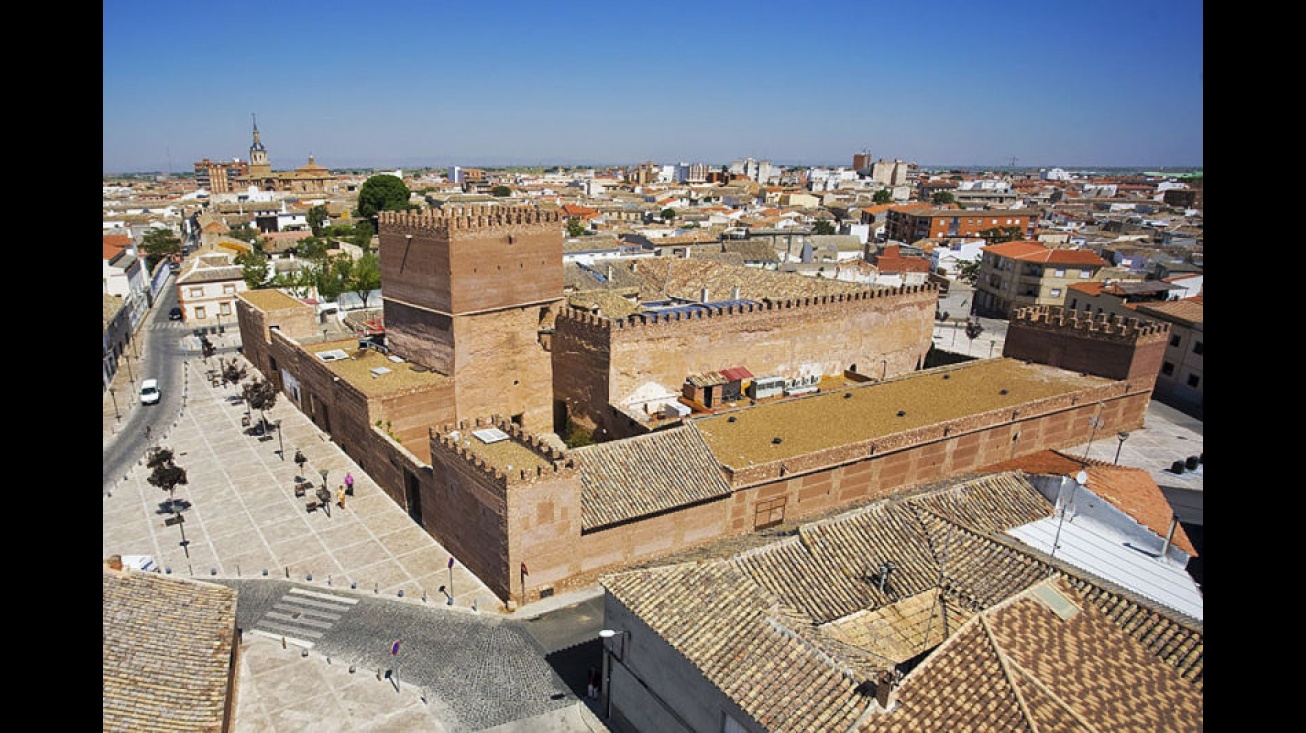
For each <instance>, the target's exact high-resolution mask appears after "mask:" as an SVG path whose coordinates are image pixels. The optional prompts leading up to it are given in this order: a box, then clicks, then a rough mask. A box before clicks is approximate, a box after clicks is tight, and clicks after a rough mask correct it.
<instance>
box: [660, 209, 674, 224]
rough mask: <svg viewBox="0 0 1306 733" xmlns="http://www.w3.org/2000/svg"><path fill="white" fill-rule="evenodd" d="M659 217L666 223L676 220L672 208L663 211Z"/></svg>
mask: <svg viewBox="0 0 1306 733" xmlns="http://www.w3.org/2000/svg"><path fill="white" fill-rule="evenodd" d="M661 216H662V218H663V219H665V220H667V221H671V220H672V219H675V218H676V210H675V209H672V208H666V209H663V210H662V214H661Z"/></svg>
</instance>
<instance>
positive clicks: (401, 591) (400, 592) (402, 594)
mask: <svg viewBox="0 0 1306 733" xmlns="http://www.w3.org/2000/svg"><path fill="white" fill-rule="evenodd" d="M399 597H400V598H403V597H404V589H403V588H400V589H399Z"/></svg>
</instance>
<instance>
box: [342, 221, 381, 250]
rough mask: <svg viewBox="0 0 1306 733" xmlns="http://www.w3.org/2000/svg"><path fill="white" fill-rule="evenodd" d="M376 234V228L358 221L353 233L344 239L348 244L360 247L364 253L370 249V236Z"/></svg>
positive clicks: (366, 222)
mask: <svg viewBox="0 0 1306 733" xmlns="http://www.w3.org/2000/svg"><path fill="white" fill-rule="evenodd" d="M374 234H376V227H374V226H372V222H370V221H360V222H358V223H357V224H355V225H354V231H353V232H351V233H350V234H349V236H348V237H347V238H346V239H347V240H348V241H349V243H350V244H355V245H358V246H359V247H362V248H363V250H364V251H367V250H370V249H371V248H372V236H373V235H374Z"/></svg>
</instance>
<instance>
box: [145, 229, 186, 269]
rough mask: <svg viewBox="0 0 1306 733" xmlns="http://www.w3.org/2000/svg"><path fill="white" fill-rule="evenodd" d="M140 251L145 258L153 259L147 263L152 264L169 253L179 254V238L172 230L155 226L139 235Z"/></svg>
mask: <svg viewBox="0 0 1306 733" xmlns="http://www.w3.org/2000/svg"><path fill="white" fill-rule="evenodd" d="M141 251H142V252H144V253H145V255H146V257H147V258H149V259H151V260H153V262H151V263H149V264H150V265H153V263H154V262H159V261H161V260H163V259H165V258H167V257H169V256H170V255H175V254H179V253H180V252H181V240H180V239H178V238H177V235H176V234H173V233H172V230H170V229H162V228H159V227H155V228H154V229H151V230H149V231H147V232H145V236H143V237H141Z"/></svg>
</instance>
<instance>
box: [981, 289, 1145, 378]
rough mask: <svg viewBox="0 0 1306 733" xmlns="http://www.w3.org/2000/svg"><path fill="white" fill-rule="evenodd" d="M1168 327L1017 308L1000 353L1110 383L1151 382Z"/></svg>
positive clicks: (1072, 312) (1110, 316)
mask: <svg viewBox="0 0 1306 733" xmlns="http://www.w3.org/2000/svg"><path fill="white" fill-rule="evenodd" d="M1169 332H1170V326H1169V324H1167V323H1164V322H1161V321H1152V320H1148V319H1139V318H1124V317H1121V316H1117V315H1113V314H1111V313H1099V314H1097V315H1092V314H1090V313H1088V312H1087V311H1077V310H1067V309H1064V308H1060V307H1055V306H1041V307H1031V308H1018V309H1016V311H1014V312H1013V313H1012V315H1011V320H1010V322H1009V323H1008V324H1007V337H1006V340H1005V343H1004V345H1003V349H1002V355H1003V356H1008V357H1011V358H1014V359H1023V360H1027V361H1033V362H1037V363H1039V364H1048V365H1050V366H1055V367H1060V368H1062V369H1066V370H1068V371H1072V372H1085V373H1087V374H1093V375H1096V376H1100V377H1106V378H1108V379H1124V380H1139V381H1148V382H1149V383H1155V381H1156V375H1157V374H1158V373H1159V372H1160V371H1161V363H1162V361H1163V360H1164V358H1165V348H1166V342H1167V341H1168V339H1169Z"/></svg>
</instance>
